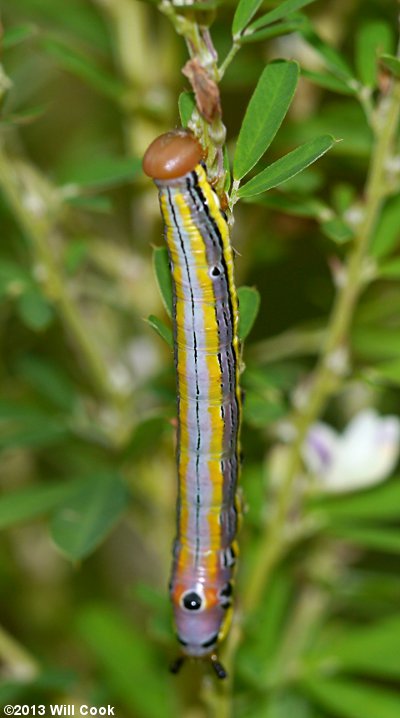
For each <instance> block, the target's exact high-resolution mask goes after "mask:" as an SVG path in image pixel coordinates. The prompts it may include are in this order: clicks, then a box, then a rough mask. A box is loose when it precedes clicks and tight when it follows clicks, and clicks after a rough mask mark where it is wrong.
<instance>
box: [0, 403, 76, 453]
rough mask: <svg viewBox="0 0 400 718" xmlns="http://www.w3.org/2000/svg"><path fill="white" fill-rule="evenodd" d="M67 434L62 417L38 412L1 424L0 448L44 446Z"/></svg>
mask: <svg viewBox="0 0 400 718" xmlns="http://www.w3.org/2000/svg"><path fill="white" fill-rule="evenodd" d="M68 434H69V429H68V426H67V425H66V422H65V420H64V419H63V418H60V417H51V416H49V415H48V414H46V415H45V414H44V413H43V412H42V413H39V412H38V415H37V417H36V418H34V417H32V418H31V419H29V418H26V419H23V420H22V421H21V422H19V423H17V424H14V423H11V424H10V425H7V426H3V427H2V431H1V434H0V449H16V448H30V449H32V448H44V447H49V446H53V445H54V444H59V443H60V442H61V441H62V440H63V439H65V438H66V437H67V436H68Z"/></svg>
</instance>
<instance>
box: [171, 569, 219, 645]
mask: <svg viewBox="0 0 400 718" xmlns="http://www.w3.org/2000/svg"><path fill="white" fill-rule="evenodd" d="M231 596H232V584H231V582H230V581H227V580H226V579H225V580H223V581H221V583H220V585H218V586H215V585H213V586H207V587H205V586H204V585H203V584H202V583H201V582H200V581H198V582H193V584H192V585H189V584H186V585H182V584H177V585H176V586H174V587H173V589H172V603H173V610H174V616H175V625H176V629H177V638H178V641H179V643H180V644H181V646H182V650H183V652H184V653H185V654H186V655H188V656H196V657H201V656H207V655H209V654H210V653H213V652H214V650H215V647H216V645H217V643H218V642H219V641H220V640H222V639H223V637H224V636H225V634H226V632H227V630H228V627H229V623H230V618H231V610H230V608H231V603H232V598H231Z"/></svg>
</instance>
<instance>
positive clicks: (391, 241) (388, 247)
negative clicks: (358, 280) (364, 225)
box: [371, 195, 400, 259]
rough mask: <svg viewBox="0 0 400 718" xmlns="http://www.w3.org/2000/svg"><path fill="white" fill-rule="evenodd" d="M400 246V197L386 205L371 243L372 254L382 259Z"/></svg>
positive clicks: (393, 198) (392, 198)
mask: <svg viewBox="0 0 400 718" xmlns="http://www.w3.org/2000/svg"><path fill="white" fill-rule="evenodd" d="M398 246H400V197H399V196H398V195H397V196H395V197H391V198H390V199H389V200H388V201H387V202H386V204H385V206H384V208H383V210H382V212H381V216H380V220H379V223H378V226H377V228H376V230H375V234H374V238H373V240H372V243H371V254H372V255H373V256H374V257H375V258H376V259H382V257H386V256H387V255H388V254H390V253H391V252H392V251H393V250H394V249H396V248H397V247H398Z"/></svg>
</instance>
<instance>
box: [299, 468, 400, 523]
mask: <svg viewBox="0 0 400 718" xmlns="http://www.w3.org/2000/svg"><path fill="white" fill-rule="evenodd" d="M399 506H400V478H399V477H396V478H393V479H391V480H390V481H388V482H386V483H384V484H381V485H379V486H375V487H374V488H370V489H365V490H364V491H358V492H356V493H355V494H351V495H348V494H346V496H329V497H323V498H321V499H317V500H313V501H312V502H311V503H310V505H309V510H311V511H318V513H320V512H322V514H323V515H324V514H326V515H327V516H328V519H329V521H330V522H331V523H332V524H335V523H339V522H340V521H342V522H343V520H344V519H358V520H360V519H373V520H378V519H396V518H397V517H398V515H399Z"/></svg>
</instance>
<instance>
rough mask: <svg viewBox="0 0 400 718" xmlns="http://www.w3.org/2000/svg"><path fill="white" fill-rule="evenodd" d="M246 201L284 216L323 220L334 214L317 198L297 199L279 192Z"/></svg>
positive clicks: (257, 196)
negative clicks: (281, 213)
mask: <svg viewBox="0 0 400 718" xmlns="http://www.w3.org/2000/svg"><path fill="white" fill-rule="evenodd" d="M245 201H246V202H249V203H252V204H260V205H262V206H263V207H269V208H270V209H273V210H276V211H277V212H283V213H284V214H291V215H293V216H294V217H314V218H315V219H318V220H321V219H322V218H323V217H325V216H329V215H330V214H331V212H332V210H331V209H330V208H329V207H328V205H327V204H325V203H324V202H322V200H319V199H317V198H315V197H302V196H301V197H296V196H295V195H290V196H289V195H284V194H278V192H275V193H272V192H268V194H265V195H263V196H262V197H260V195H256V196H255V197H249V198H248V199H247V198H246V200H245Z"/></svg>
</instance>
